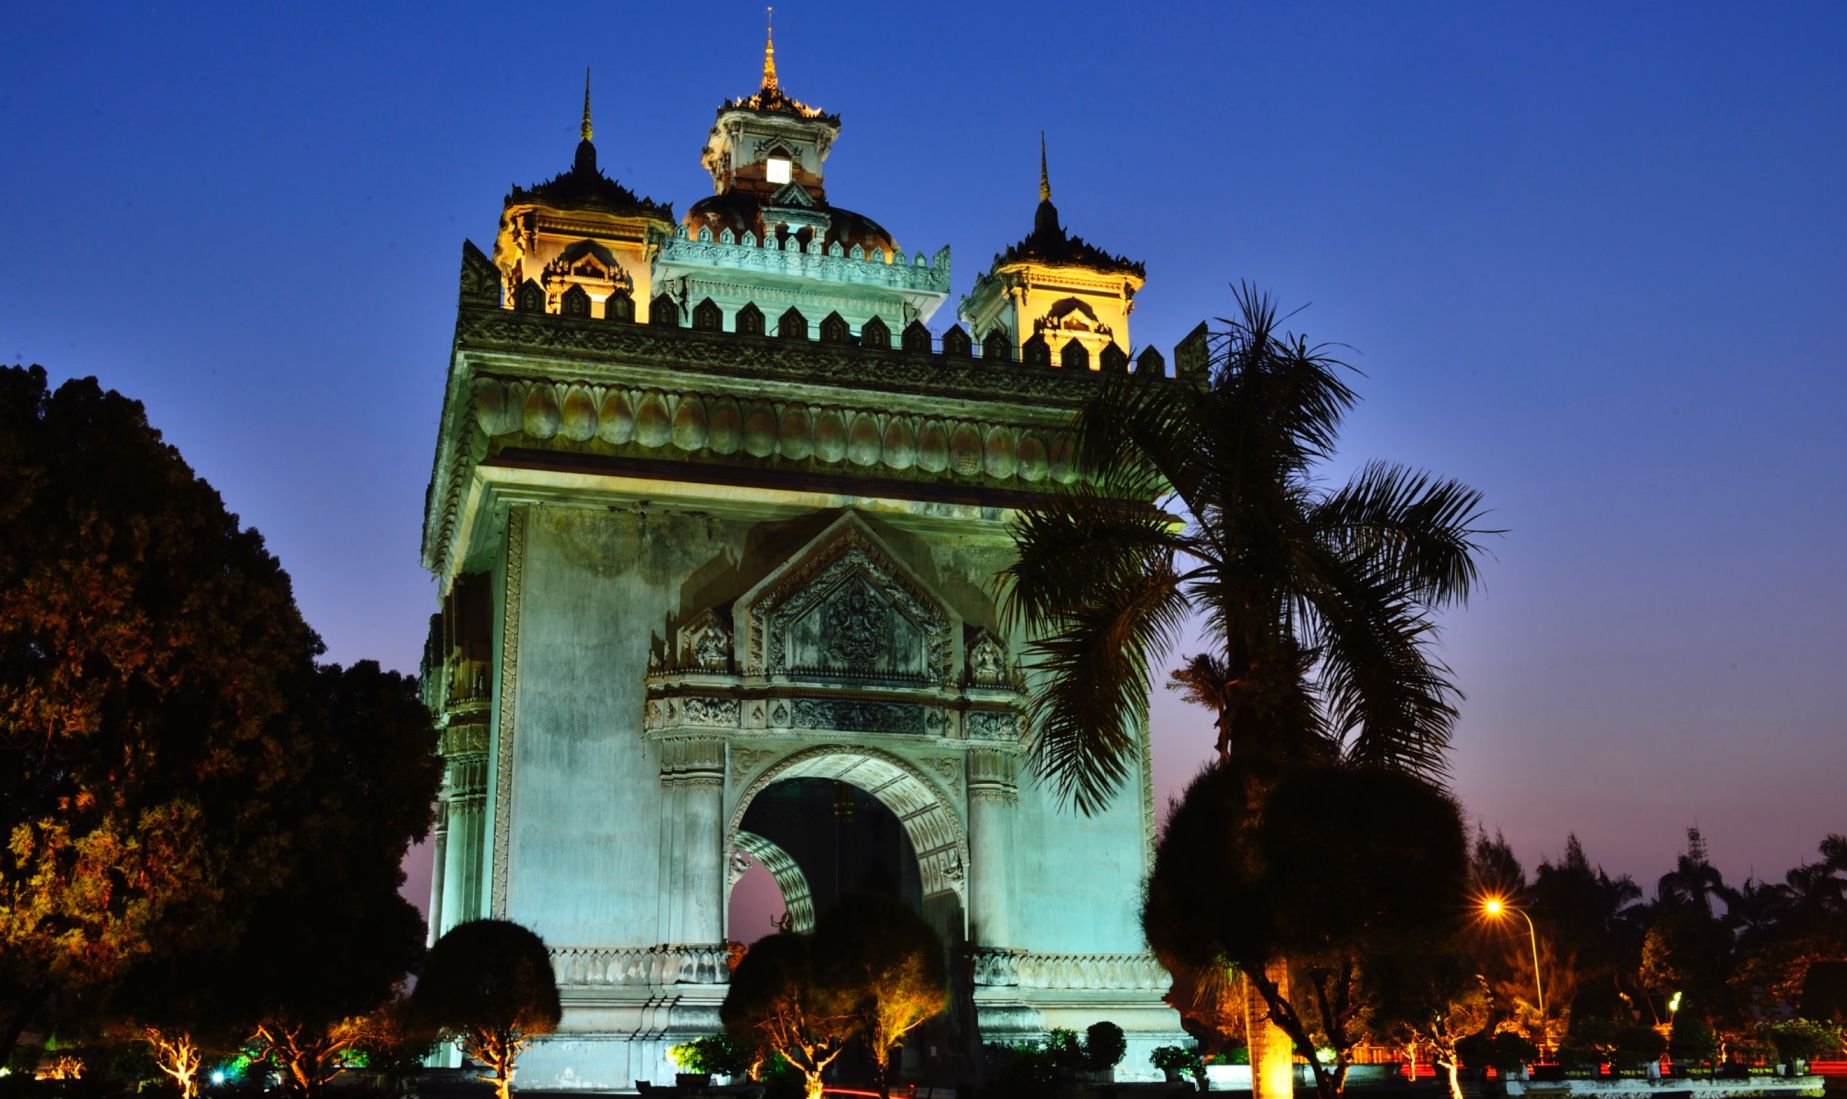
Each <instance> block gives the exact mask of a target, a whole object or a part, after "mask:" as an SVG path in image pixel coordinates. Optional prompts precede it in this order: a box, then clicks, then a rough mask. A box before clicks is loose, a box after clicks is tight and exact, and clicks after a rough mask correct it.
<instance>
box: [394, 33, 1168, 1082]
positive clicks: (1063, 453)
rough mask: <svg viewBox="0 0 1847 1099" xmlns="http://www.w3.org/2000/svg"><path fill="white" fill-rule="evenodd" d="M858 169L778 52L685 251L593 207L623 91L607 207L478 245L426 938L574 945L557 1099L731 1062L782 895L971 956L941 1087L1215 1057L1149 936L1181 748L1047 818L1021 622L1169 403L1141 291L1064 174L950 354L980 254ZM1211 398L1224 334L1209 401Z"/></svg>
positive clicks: (938, 1036)
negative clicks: (1029, 511)
mask: <svg viewBox="0 0 1847 1099" xmlns="http://www.w3.org/2000/svg"><path fill="white" fill-rule="evenodd" d="M877 109H878V108H877V106H876V105H872V106H869V108H868V110H870V111H877ZM841 130H842V121H841V118H840V116H838V115H835V114H831V113H829V112H827V111H824V110H822V109H820V108H818V107H814V106H810V105H808V104H805V103H802V102H800V101H798V100H796V99H794V98H792V97H791V96H790V95H789V94H787V93H786V92H785V91H784V90H783V88H782V87H781V85H780V84H779V82H778V79H777V73H776V70H775V65H774V56H773V52H771V51H770V50H767V49H766V56H765V64H764V69H763V77H762V84H761V86H760V87H759V88H758V90H756V91H755V92H754V93H752V94H750V95H748V96H746V97H743V98H740V99H734V100H730V101H728V102H725V103H723V104H722V105H721V106H720V107H719V108H718V112H717V117H716V119H715V120H714V122H713V124H712V127H711V131H710V133H709V134H708V135H707V136H706V139H705V146H704V150H703V153H702V157H701V163H702V164H703V166H704V167H705V168H706V169H707V170H708V171H709V172H710V173H711V177H712V182H713V191H712V193H711V194H709V195H707V196H705V197H703V198H700V199H699V200H698V201H695V202H693V203H692V204H691V205H690V206H688V207H686V209H685V212H684V213H683V214H679V215H676V214H675V212H674V207H673V206H671V205H669V204H667V203H665V202H658V201H655V200H653V199H650V198H644V197H640V196H638V195H637V194H636V193H635V192H634V191H631V190H630V189H629V188H628V187H627V186H624V185H623V184H622V183H619V182H617V181H615V180H612V179H610V178H609V177H607V176H606V175H605V174H604V173H603V172H602V171H601V170H600V169H599V168H598V165H597V154H596V147H595V145H594V144H593V143H592V137H593V134H592V129H591V116H590V104H589V97H588V93H587V92H586V102H585V108H584V120H583V129H582V137H583V139H582V141H581V142H580V143H579V145H578V146H577V150H576V158H575V160H574V162H573V163H572V164H571V166H570V168H569V170H567V171H564V172H563V173H561V174H559V175H557V176H555V177H554V178H552V179H550V180H548V181H546V182H543V183H539V184H537V185H534V186H531V187H516V188H515V189H514V190H513V191H512V193H511V194H509V195H508V196H507V197H506V200H505V205H504V208H503V210H502V212H501V216H500V221H499V228H498V230H497V232H496V234H495V236H494V240H493V245H492V248H491V249H489V250H485V251H484V250H482V249H480V248H477V247H476V246H475V245H474V244H472V243H465V244H464V245H463V249H462V266H461V280H460V298H459V302H458V305H457V315H456V325H455V341H454V347H453V352H452V357H451V360H450V365H449V371H448V381H447V390H446V392H445V395H444V401H443V411H442V418H441V423H440V429H439V435H438V438H437V440H436V454H435V462H434V468H433V470H432V473H431V480H430V484H429V490H428V496H427V506H426V510H425V515H424V528H423V559H424V564H425V565H426V567H427V568H428V569H429V570H430V571H431V572H432V573H433V574H434V575H435V576H436V578H437V580H438V582H439V585H440V592H441V608H440V614H438V615H437V616H436V617H435V619H434V621H433V625H432V630H431V636H430V642H429V648H428V652H427V656H426V683H427V684H428V687H427V691H428V694H429V697H430V698H431V700H432V703H433V704H434V706H435V707H436V709H437V710H438V712H439V715H440V721H441V724H442V725H443V729H444V732H443V753H444V755H445V757H446V761H447V772H446V773H447V778H446V782H445V786H444V794H443V799H442V808H441V812H440V815H439V818H438V819H439V823H438V826H437V828H438V830H437V832H436V836H435V844H436V852H437V855H436V869H435V875H434V885H433V891H432V896H431V910H430V923H431V932H432V935H439V934H441V933H442V932H443V931H445V930H447V929H449V928H451V927H453V926H455V925H456V924H458V923H460V922H463V921H466V920H470V919H475V918H478V917H484V916H494V917H501V918H505V919H509V920H514V921H517V922H519V923H522V924H524V925H526V926H527V927H530V928H532V929H533V930H534V931H536V932H537V933H538V934H539V935H540V936H542V937H543V938H544V940H545V942H546V943H547V944H548V945H549V946H550V948H551V951H552V957H553V960H554V965H555V969H556V972H557V976H558V980H559V985H560V988H561V991H562V995H563V1001H564V1009H565V1014H564V1021H563V1024H562V1026H561V1027H560V1029H559V1031H558V1032H557V1033H556V1034H554V1035H552V1036H550V1037H549V1038H547V1039H545V1040H544V1041H542V1042H540V1043H539V1044H538V1045H536V1046H535V1047H534V1048H533V1049H532V1050H530V1051H529V1052H528V1053H527V1054H526V1055H525V1056H524V1058H523V1059H522V1060H521V1061H520V1083H521V1084H522V1085H523V1086H526V1087H534V1088H541V1089H548V1088H571V1087H578V1088H597V1089H618V1088H622V1089H626V1088H629V1087H631V1086H633V1084H634V1082H635V1081H654V1082H668V1081H671V1080H672V1078H673V1071H674V1069H673V1066H672V1065H671V1064H670V1063H669V1060H668V1058H667V1055H666V1051H667V1049H668V1047H669V1046H670V1045H672V1044H674V1043H678V1042H683V1041H686V1040H688V1039H690V1038H694V1037H698V1036H700V1035H705V1034H710V1033H713V1032H715V1031H717V1030H718V1029H719V1021H718V1007H719V1004H720V1003H721V1001H722V1000H723V999H724V995H725V990H726V981H727V975H728V972H729V970H728V960H729V957H730V949H729V947H728V941H729V940H732V939H741V940H746V941H747V940H749V939H751V938H755V937H756V935H757V934H758V933H759V929H756V928H751V929H740V930H736V931H734V930H733V929H732V928H731V927H729V926H728V922H729V917H728V907H729V896H730V891H731V889H732V887H733V885H734V884H735V883H736V882H737V880H738V879H739V877H740V876H741V875H742V874H743V873H744V871H745V870H746V869H748V868H749V867H751V866H752V865H753V864H761V865H762V866H763V867H765V868H766V869H767V870H768V871H769V872H770V873H771V874H772V875H773V876H774V878H775V880H776V882H777V884H778V885H779V886H780V888H781V890H782V895H783V899H784V902H785V904H786V906H787V911H788V919H789V921H790V923H791V925H792V926H793V927H794V928H795V929H798V930H800V929H803V928H805V927H808V926H811V925H812V922H813V920H814V919H815V917H816V915H817V913H819V912H822V911H825V909H826V907H827V905H828V904H829V903H830V902H831V900H832V899H833V898H835V897H836V896H839V895H840V894H841V893H843V892H845V891H849V890H859V889H865V890H882V891H887V892H891V893H895V894H897V895H899V896H902V897H903V898H905V899H906V900H908V901H910V902H911V903H912V904H914V905H915V906H916V907H917V909H918V911H920V912H921V913H922V914H923V915H924V916H925V918H926V919H927V920H929V921H930V922H931V923H932V924H933V925H934V926H935V928H936V929H937V930H938V932H939V933H940V935H941V937H942V939H943V941H944V942H945V943H946V944H948V950H949V952H950V955H951V957H950V959H949V961H950V966H951V973H952V983H953V988H954V992H953V995H952V998H951V1005H950V1009H949V1011H948V1012H947V1013H945V1015H944V1016H943V1018H941V1019H939V1020H937V1021H936V1022H934V1023H932V1024H931V1027H930V1028H929V1029H927V1030H926V1031H925V1032H924V1037H923V1038H922V1040H918V1041H913V1042H911V1043H908V1044H907V1047H906V1051H905V1057H906V1065H907V1068H913V1069H915V1070H916V1071H918V1072H920V1073H925V1074H929V1075H931V1076H934V1077H936V1078H939V1079H954V1078H956V1074H958V1073H959V1072H962V1071H963V1070H964V1069H965V1068H966V1066H968V1065H969V1064H970V1063H971V1062H972V1061H974V1060H975V1059H978V1058H979V1056H980V1048H981V1045H982V1044H983V1043H991V1042H1004V1041H1014V1040H1019V1039H1023V1038H1029V1037H1035V1036H1037V1037H1043V1036H1044V1035H1045V1034H1046V1033H1047V1032H1048V1031H1049V1030H1050V1029H1051V1028H1054V1027H1072V1028H1075V1029H1078V1030H1079V1031H1082V1029H1083V1028H1084V1027H1085V1026H1087V1025H1089V1024H1091V1023H1094V1022H1097V1021H1099V1020H1105V1019H1107V1020H1111V1021H1114V1022H1116V1023H1118V1024H1119V1025H1121V1026H1122V1027H1123V1028H1124V1030H1125V1031H1127V1033H1128V1036H1129V1040H1130V1051H1129V1055H1128V1056H1127V1057H1126V1058H1124V1060H1123V1062H1122V1066H1121V1068H1120V1069H1119V1070H1118V1071H1119V1075H1120V1077H1121V1078H1129V1077H1132V1076H1138V1075H1148V1074H1154V1075H1156V1076H1157V1077H1158V1073H1154V1070H1153V1069H1152V1068H1150V1067H1149V1061H1148V1052H1149V1050H1150V1049H1152V1048H1154V1047H1156V1046H1160V1045H1166V1044H1171V1043H1174V1042H1178V1041H1182V1040H1184V1038H1183V1035H1182V1033H1181V1028H1180V1021H1179V1018H1178V1016H1177V1015H1176V1014H1175V1013H1174V1012H1173V1011H1172V1010H1171V1009H1170V1008H1168V1007H1167V1005H1166V1004H1164V1003H1163V1001H1162V997H1163V995H1164V994H1165V993H1166V992H1167V989H1168V986H1169V977H1168V975H1167V974H1166V972H1165V971H1163V970H1162V969H1161V967H1160V966H1159V965H1158V964H1156V962H1155V961H1154V960H1153V958H1152V957H1151V956H1150V955H1149V954H1148V952H1147V949H1146V946H1145V944H1144V940H1143V937H1142V932H1141V928H1140V925H1139V922H1138V906H1139V903H1140V895H1141V883H1142V881H1143V879H1144V877H1145V876H1146V874H1147V871H1148V868H1149V862H1150V858H1151V850H1152V845H1153V843H1154V830H1155V815H1154V803H1153V791H1152V786H1151V779H1150V773H1149V760H1148V747H1147V737H1146V733H1145V731H1144V734H1143V738H1142V750H1141V755H1140V774H1139V780H1137V781H1132V782H1130V783H1128V784H1127V785H1126V786H1125V787H1124V789H1123V791H1122V792H1121V793H1120V794H1119V795H1118V796H1117V797H1116V799H1115V800H1114V801H1113V802H1112V803H1111V804H1109V805H1108V806H1107V808H1106V809H1105V810H1103V811H1101V812H1099V813H1096V814H1094V815H1090V816H1084V815H1081V814H1079V813H1077V812H1075V811H1073V810H1072V809H1070V808H1068V807H1066V806H1063V805H1061V804H1059V803H1058V801H1057V799H1056V797H1055V795H1054V793H1053V792H1052V791H1051V790H1049V789H1045V788H1042V787H1041V786H1039V785H1037V784H1035V782H1034V781H1033V779H1032V775H1031V769H1030V760H1029V746H1030V744H1029V728H1028V724H1027V720H1026V699H1027V692H1028V690H1029V686H1030V682H1029V675H1030V672H1029V669H1028V668H1026V667H1024V666H1023V665H1025V664H1027V663H1029V661H1028V660H1027V653H1028V648H1029V642H1030V640H1031V639H1030V638H1029V637H1027V636H1024V635H1023V634H1022V633H1021V632H1019V631H1018V630H1010V629H1009V628H1008V627H1007V624H1006V623H1005V622H1003V620H1002V617H1001V615H1000V612H999V595H1000V593H999V591H998V590H997V583H998V578H999V575H1000V574H1001V572H1002V570H1003V569H1005V568H1006V566H1007V565H1008V563H1009V561H1010V559H1011V554H1012V541H1011V538H1010V535H1009V520H1010V517H1011V516H1013V515H1014V514H1015V513H1016V510H1017V509H1018V508H1019V507H1021V506H1022V505H1023V504H1024V503H1026V502H1029V501H1031V500H1033V499H1035V498H1039V497H1041V496H1042V494H1044V493H1046V492H1048V491H1054V490H1056V489H1057V488H1059V487H1060V486H1063V485H1067V484H1070V483H1071V482H1072V481H1073V480H1074V479H1075V477H1076V473H1075V471H1074V470H1073V468H1072V464H1071V444H1070V441H1069V439H1068V438H1067V437H1066V436H1065V435H1064V434H1063V431H1064V429H1065V426H1066V425H1067V423H1068V421H1069V418H1070V416H1071V413H1072V411H1073V410H1074V409H1075V408H1076V407H1077V406H1078V404H1079V403H1080V402H1081V401H1082V400H1083V398H1084V397H1085V395H1086V394H1087V393H1089V392H1091V391H1092V389H1093V387H1094V386H1095V385H1096V384H1097V379H1098V378H1099V377H1100V375H1101V373H1102V372H1106V371H1124V370H1134V371H1138V372H1140V371H1146V372H1150V373H1154V374H1161V373H1165V372H1166V371H1167V364H1166V361H1165V360H1164V358H1163V357H1162V356H1161V354H1159V353H1158V352H1156V351H1154V350H1153V349H1148V350H1146V351H1142V352H1140V354H1139V355H1138V356H1137V357H1136V358H1135V359H1134V361H1133V362H1131V360H1130V355H1129V349H1130V348H1131V347H1132V346H1133V345H1132V344H1131V343H1130V337H1129V320H1130V314H1131V312H1132V308H1133V306H1134V302H1135V297H1136V295H1137V294H1138V293H1139V292H1140V291H1141V289H1142V285H1143V269H1142V266H1141V264H1139V263H1137V262H1135V261H1133V260H1129V259H1125V258H1123V257H1121V256H1117V255H1113V254H1110V253H1108V252H1105V251H1103V250H1101V249H1099V248H1096V247H1093V246H1092V245H1090V244H1087V243H1086V242H1085V241H1083V240H1082V239H1081V238H1079V237H1078V236H1076V235H1073V234H1071V233H1068V232H1067V231H1066V230H1065V228H1064V227H1063V226H1062V224H1061V223H1060V220H1059V214H1058V211H1057V210H1056V209H1055V208H1054V206H1053V205H1052V202H1051V188H1050V186H1049V183H1048V182H1047V181H1046V179H1045V175H1044V171H1043V156H1042V160H1041V183H1040V192H1039V203H1038V208H1037V213H1036V215H1035V216H1034V218H1033V220H1032V223H1031V225H1030V226H1028V225H1026V224H1025V218H1024V216H1023V215H1024V212H1025V208H1026V207H1027V206H1028V205H1030V195H1031V191H1030V181H1023V182H1024V183H1025V186H1023V187H1022V195H1021V197H1022V200H1023V201H1022V204H1021V209H1022V218H1021V222H1022V224H1021V228H1022V229H1023V230H1026V229H1030V231H1029V232H1027V233H1026V234H1025V236H1024V237H1023V239H1020V240H1019V241H1018V242H1017V243H1012V244H1008V243H1007V242H1005V241H1001V242H996V243H997V244H998V245H1001V250H1000V251H999V253H998V254H997V255H996V256H995V258H994V260H993V262H992V264H991V265H990V266H989V267H988V269H987V270H986V271H985V272H984V273H982V274H981V275H980V276H979V277H978V278H976V279H975V280H974V284H973V287H972V289H970V290H969V292H968V293H967V295H966V296H965V297H963V298H962V299H961V301H960V302H959V304H958V305H957V308H956V319H957V321H958V322H959V323H956V324H953V325H941V324H939V325H938V328H937V331H938V332H940V334H939V335H933V332H932V329H931V328H930V327H927V326H928V325H929V324H930V322H931V321H932V319H933V318H934V317H936V316H937V314H938V311H939V309H941V307H942V306H943V305H944V303H945V302H946V301H947V300H948V298H949V296H950V271H951V267H950V257H949V250H948V248H946V247H945V248H939V249H935V250H933V251H906V250H905V249H904V248H902V247H900V245H899V243H898V240H897V238H896V237H895V236H894V235H893V233H892V232H890V231H888V230H887V229H886V228H885V227H884V224H883V223H882V222H881V221H876V220H874V219H873V218H872V217H869V216H867V215H865V214H860V213H855V212H853V211H851V210H848V209H845V208H843V207H841V206H837V205H834V199H835V198H836V196H835V195H832V194H830V193H829V192H828V190H827V181H826V175H825V165H826V161H827V158H828V156H829V154H830V153H831V152H832V151H833V146H834V143H835V142H836V140H837V139H839V137H840V136H841ZM837 197H839V198H841V199H843V200H844V201H847V202H849V203H854V202H855V199H854V197H853V196H848V195H840V196H837ZM862 197H863V196H862ZM879 213H880V214H881V215H882V216H886V217H891V218H893V219H894V220H896V221H898V223H900V224H903V223H904V219H906V218H907V217H908V218H910V220H911V221H912V222H913V223H915V220H916V219H915V218H914V215H910V214H907V212H905V211H879ZM1203 358H1204V334H1203V328H1202V329H1201V330H1199V331H1197V332H1196V333H1195V334H1194V335H1192V336H1189V337H1188V339H1187V340H1185V341H1183V342H1182V343H1181V345H1180V347H1179V348H1178V349H1177V351H1176V353H1175V355H1174V360H1175V364H1176V367H1177V371H1176V372H1177V373H1178V375H1179V376H1180V379H1181V381H1179V382H1176V383H1175V384H1183V383H1184V382H1185V381H1187V380H1188V379H1189V377H1190V375H1191V374H1192V373H1193V372H1194V371H1195V370H1197V369H1200V364H1201V363H1202V362H1203Z"/></svg>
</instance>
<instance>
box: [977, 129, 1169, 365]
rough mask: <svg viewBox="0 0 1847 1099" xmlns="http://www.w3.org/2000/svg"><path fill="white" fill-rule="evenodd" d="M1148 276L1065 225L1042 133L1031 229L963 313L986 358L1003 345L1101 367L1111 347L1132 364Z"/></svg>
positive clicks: (981, 282)
mask: <svg viewBox="0 0 1847 1099" xmlns="http://www.w3.org/2000/svg"><path fill="white" fill-rule="evenodd" d="M1145 278H1146V272H1145V271H1144V269H1143V267H1142V264H1141V262H1140V261H1139V260H1131V259H1125V258H1124V257H1122V256H1117V255H1111V254H1110V253H1108V252H1105V251H1103V250H1102V249H1101V248H1098V247H1096V246H1094V245H1092V244H1090V243H1089V242H1087V241H1085V240H1084V238H1082V237H1079V236H1075V235H1073V234H1071V233H1067V232H1066V231H1065V228H1064V226H1063V225H1061V224H1059V221H1058V208H1057V207H1056V206H1053V205H1052V182H1051V173H1050V172H1049V171H1047V168H1046V158H1045V135H1044V134H1040V135H1039V208H1038V210H1037V211H1036V212H1035V213H1034V214H1033V231H1032V232H1031V233H1029V234H1027V236H1026V238H1025V239H1024V240H1021V241H1020V242H1019V243H1018V244H1015V245H1013V246H1012V247H1010V248H1008V249H1007V250H1006V251H1004V252H1002V253H1000V254H999V255H997V256H995V257H994V263H993V265H992V266H990V267H989V269H988V272H987V274H985V275H982V276H981V277H980V278H978V279H976V280H975V286H974V288H973V289H972V290H970V291H969V293H968V296H967V297H965V298H963V299H962V303H961V305H960V307H959V308H958V309H957V313H958V314H959V315H960V317H961V319H962V323H963V324H965V325H967V326H968V330H969V332H970V333H971V334H972V335H973V336H974V337H975V339H976V341H977V342H979V343H980V344H981V346H982V348H983V355H984V357H985V356H986V355H987V354H988V349H989V348H995V349H998V347H999V346H1000V345H1001V344H1002V343H1004V344H1005V345H1006V346H1007V347H1009V348H1010V356H1011V357H1012V358H1014V359H1026V360H1032V359H1034V358H1043V359H1044V360H1045V361H1048V362H1051V363H1056V364H1059V365H1064V366H1085V367H1089V368H1091V369H1096V368H1098V367H1100V366H1101V365H1102V364H1103V358H1104V352H1105V350H1106V349H1108V348H1110V347H1111V346H1112V345H1113V346H1114V347H1115V348H1116V349H1117V350H1118V351H1121V352H1123V353H1124V356H1125V359H1126V354H1127V352H1128V350H1129V314H1130V313H1131V312H1132V311H1134V309H1135V295H1136V293H1137V292H1138V291H1139V290H1141V288H1142V283H1143V281H1144V279H1145ZM1040 337H1043V342H1036V341H1038V340H1039V338H1040Z"/></svg>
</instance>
